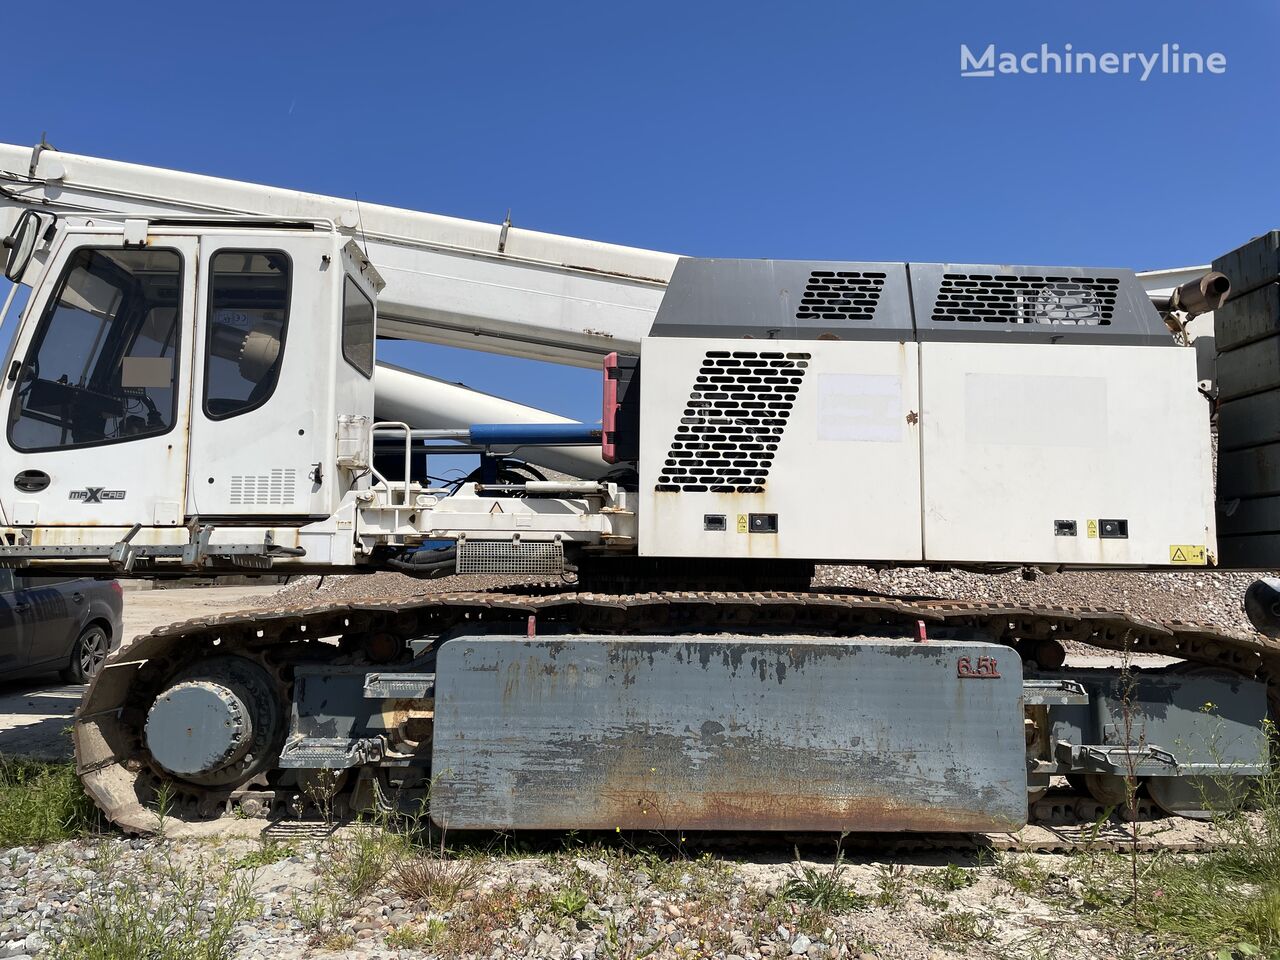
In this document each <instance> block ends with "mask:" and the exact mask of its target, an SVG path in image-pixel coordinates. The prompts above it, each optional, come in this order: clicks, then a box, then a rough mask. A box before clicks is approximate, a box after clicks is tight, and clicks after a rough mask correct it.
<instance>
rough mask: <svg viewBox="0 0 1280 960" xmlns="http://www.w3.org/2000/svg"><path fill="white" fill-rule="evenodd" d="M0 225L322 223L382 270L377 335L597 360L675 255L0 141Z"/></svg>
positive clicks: (654, 298)
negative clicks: (56, 217) (43, 217)
mask: <svg viewBox="0 0 1280 960" xmlns="http://www.w3.org/2000/svg"><path fill="white" fill-rule="evenodd" d="M0 186H2V187H3V188H4V193H3V194H0V234H8V233H9V231H10V230H11V229H12V226H13V223H14V221H15V220H16V218H17V216H18V214H19V213H20V211H21V210H22V209H25V208H27V207H28V206H30V205H31V204H38V205H39V206H40V207H43V208H45V209H48V210H50V211H52V212H57V213H63V212H71V211H78V212H86V213H91V214H99V215H105V216H108V217H114V218H122V217H126V216H128V217H139V216H142V217H148V218H152V219H159V218H182V217H202V218H203V217H210V216H237V217H244V216H252V217H262V218H266V219H268V220H271V219H277V220H281V219H289V220H297V219H302V220H316V221H329V222H331V223H333V224H334V225H336V227H337V228H338V230H339V231H340V232H341V233H343V234H345V235H347V236H349V237H353V238H358V239H359V241H360V244H361V246H362V247H363V248H364V249H365V251H366V253H367V256H368V257H369V259H370V260H372V261H373V262H374V263H376V264H377V265H378V271H379V272H380V273H381V274H382V277H383V279H384V280H385V282H386V287H385V288H384V289H383V291H382V293H381V296H380V297H379V301H378V334H379V336H384V337H397V338H401V339H405V340H420V341H425V342H429V343H440V344H445V345H448V346H454V347H466V348H469V349H475V350H486V351H489V352H492V353H501V354H507V355H510V356H516V357H527V358H531V359H535V360H549V361H553V362H556V363H564V364H570V365H573V366H581V367H598V366H599V364H600V360H601V359H602V358H603V357H604V356H605V355H606V354H608V353H610V352H612V351H615V350H621V351H633V352H634V351H635V350H636V349H638V347H639V342H640V338H641V337H642V336H644V335H645V333H646V332H648V329H649V325H650V324H651V323H652V322H653V317H654V314H655V313H656V312H657V309H658V305H659V303H660V302H661V301H662V294H663V291H664V289H665V287H666V283H667V281H668V280H669V279H670V278H671V272H672V270H674V269H675V264H676V261H677V259H679V258H678V257H676V256H674V255H672V254H669V253H658V252H656V251H652V250H641V249H637V248H634V247H623V246H618V245H616V244H610V243H599V242H596V241H594V240H579V239H575V238H572V237H561V236H556V235H554V234H549V233H539V232H537V231H534V230H525V229H523V228H521V227H516V226H513V225H512V224H510V223H503V224H489V223H478V222H476V221H473V220H461V219H457V218H454V217H444V216H439V215H437V214H432V213H419V212H416V211H412V210H401V209H397V208H395V207H387V206H381V205H378V204H370V203H357V202H356V201H354V200H343V199H337V198H334V197H325V196H320V195H318V194H314V193H303V192H301V191H297V190H283V189H280V188H278V187H268V186H261V185H258V184H250V183H241V182H238V181H234V180H224V179H220V178H217V177H206V176H201V175H199V174H193V173H182V172H179V171H175V170H163V169H160V168H157V167H147V166H141V165H138V164H133V163H121V162H118V161H115V160H102V159H99V158H96V157H83V156H78V155H76V154H72V153H59V152H54V151H52V150H47V149H45V150H42V149H40V148H35V149H32V148H31V147H20V146H13V145H10V144H0Z"/></svg>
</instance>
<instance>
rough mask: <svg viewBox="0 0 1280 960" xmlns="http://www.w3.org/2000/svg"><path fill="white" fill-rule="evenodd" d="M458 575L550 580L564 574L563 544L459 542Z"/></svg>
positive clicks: (526, 541) (492, 541)
mask: <svg viewBox="0 0 1280 960" xmlns="http://www.w3.org/2000/svg"><path fill="white" fill-rule="evenodd" d="M457 558H458V559H457V561H456V564H455V569H456V570H457V572H458V573H510V574H522V575H529V576H535V577H552V576H558V575H559V574H561V573H564V544H563V543H561V542H560V541H559V540H557V541H555V542H553V543H538V542H535V541H532V540H516V541H511V540H460V541H458V553H457Z"/></svg>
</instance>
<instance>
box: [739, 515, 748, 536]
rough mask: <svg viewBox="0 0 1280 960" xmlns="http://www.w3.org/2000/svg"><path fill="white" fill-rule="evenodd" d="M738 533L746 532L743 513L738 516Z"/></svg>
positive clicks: (745, 521) (745, 516)
mask: <svg viewBox="0 0 1280 960" xmlns="http://www.w3.org/2000/svg"><path fill="white" fill-rule="evenodd" d="M738 532H739V533H746V532H747V515H746V514H745V513H740V514H738Z"/></svg>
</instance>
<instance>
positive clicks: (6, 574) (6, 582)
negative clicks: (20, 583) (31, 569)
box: [0, 570, 13, 593]
mask: <svg viewBox="0 0 1280 960" xmlns="http://www.w3.org/2000/svg"><path fill="white" fill-rule="evenodd" d="M12 590H13V571H12V570H0V593H9V592H10V591H12Z"/></svg>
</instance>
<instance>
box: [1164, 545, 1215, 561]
mask: <svg viewBox="0 0 1280 960" xmlns="http://www.w3.org/2000/svg"><path fill="white" fill-rule="evenodd" d="M1169 562H1170V563H1198V564H1201V565H1203V564H1204V563H1206V562H1207V559H1206V556H1205V549H1204V547H1203V546H1196V545H1194V544H1190V543H1171V544H1169Z"/></svg>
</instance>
